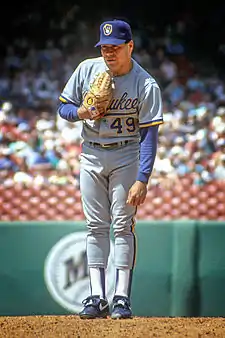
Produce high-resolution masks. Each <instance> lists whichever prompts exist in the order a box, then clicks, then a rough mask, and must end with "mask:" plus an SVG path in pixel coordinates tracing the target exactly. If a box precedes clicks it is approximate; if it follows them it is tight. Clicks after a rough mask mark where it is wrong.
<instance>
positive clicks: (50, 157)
mask: <svg viewBox="0 0 225 338" xmlns="http://www.w3.org/2000/svg"><path fill="white" fill-rule="evenodd" d="M150 30H151V32H152V34H151V35H150V36H148V35H147V34H146V32H144V33H143V31H142V30H139V29H134V42H135V50H134V54H133V57H134V59H136V60H137V61H138V62H139V63H140V64H141V65H142V66H143V67H144V68H145V69H146V70H148V71H149V72H150V73H151V74H152V75H153V76H154V77H155V79H156V80H157V81H158V83H159V85H160V87H161V89H162V95H163V110H164V121H165V122H164V124H163V125H162V126H160V136H159V145H158V153H157V157H156V161H155V167H154V171H153V174H152V179H151V183H152V184H158V183H160V182H163V183H165V184H167V183H168V182H174V180H179V177H182V176H184V175H191V176H192V178H193V181H194V183H195V184H198V185H199V184H205V183H207V182H209V181H211V180H215V179H216V180H225V82H224V81H223V78H221V77H220V76H219V71H218V70H217V69H216V68H215V67H214V66H212V67H211V68H210V71H208V72H207V71H206V69H205V68H204V67H201V63H199V60H196V62H194V61H193V60H191V61H190V60H189V59H188V57H187V55H186V53H185V48H186V45H185V34H184V32H185V25H184V23H182V22H177V24H176V26H175V27H173V35H171V29H167V30H166V31H163V33H162V34H161V35H160V34H158V35H157V34H156V33H155V34H154V32H156V31H157V30H155V31H154V29H153V28H152V27H151V29H150ZM93 32H98V27H97V25H96V26H93V24H90V25H88V23H87V22H84V21H81V22H78V23H77V26H76V32H75V33H76V34H75V33H73V34H71V32H70V34H69V33H68V34H66V33H65V31H63V34H62V36H60V38H58V39H57V41H56V40H55V39H51V38H49V39H48V40H47V41H46V43H45V44H44V45H43V46H41V47H40V46H36V45H35V43H34V42H33V41H30V40H29V39H28V38H26V37H23V38H20V39H15V41H12V42H11V44H10V45H8V46H7V47H6V50H5V54H4V55H3V57H2V62H1V71H0V105H1V106H0V184H5V185H7V184H8V185H10V184H14V183H23V184H27V185H29V184H38V185H41V184H74V185H76V186H77V187H78V188H79V156H80V145H81V141H82V139H81V136H80V131H81V122H77V123H69V122H66V121H64V120H62V119H61V118H60V117H59V115H58V114H57V107H58V103H59V102H58V97H59V95H60V92H61V90H62V88H63V87H64V84H65V82H66V81H67V79H68V78H69V76H70V75H71V74H72V72H73V70H74V69H75V68H76V66H77V65H78V63H79V62H80V61H81V60H83V59H85V58H87V57H95V56H99V55H100V54H99V50H98V49H95V48H94V47H93V45H94V43H95V34H94V33H93ZM174 32H175V35H174ZM174 36H175V37H176V38H174ZM78 42H79V43H78Z"/></svg>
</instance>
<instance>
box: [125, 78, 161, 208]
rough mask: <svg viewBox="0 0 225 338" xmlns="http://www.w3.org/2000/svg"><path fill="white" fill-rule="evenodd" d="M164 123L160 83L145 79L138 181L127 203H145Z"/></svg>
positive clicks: (140, 107) (131, 190)
mask: <svg viewBox="0 0 225 338" xmlns="http://www.w3.org/2000/svg"><path fill="white" fill-rule="evenodd" d="M162 123H163V116H162V98H161V91H160V88H159V86H158V84H157V83H156V82H155V81H154V80H153V79H152V78H148V79H146V80H145V83H144V88H143V90H142V92H141V95H140V103H139V127H140V136H141V140H140V165H139V171H138V175H137V178H136V182H135V183H134V184H133V185H132V187H131V188H130V190H129V193H128V198H127V203H128V204H131V205H133V206H138V205H140V204H142V203H144V201H145V198H146V195H147V183H148V180H149V177H150V175H151V173H152V170H153V165H154V161H155V156H156V150H157V142H158V127H159V125H160V124H162Z"/></svg>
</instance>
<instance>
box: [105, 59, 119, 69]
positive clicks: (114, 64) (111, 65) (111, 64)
mask: <svg viewBox="0 0 225 338" xmlns="http://www.w3.org/2000/svg"><path fill="white" fill-rule="evenodd" d="M106 63H107V66H108V67H109V68H112V69H115V68H117V61H116V60H106Z"/></svg>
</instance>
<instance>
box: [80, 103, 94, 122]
mask: <svg viewBox="0 0 225 338" xmlns="http://www.w3.org/2000/svg"><path fill="white" fill-rule="evenodd" d="M77 115H78V116H79V119H80V120H89V119H90V120H91V119H92V116H91V112H90V111H89V110H88V109H86V108H85V107H84V106H80V108H78V110H77Z"/></svg>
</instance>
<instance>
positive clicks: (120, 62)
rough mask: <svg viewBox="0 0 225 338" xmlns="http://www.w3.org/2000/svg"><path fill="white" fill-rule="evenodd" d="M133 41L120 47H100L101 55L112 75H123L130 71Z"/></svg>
mask: <svg viewBox="0 0 225 338" xmlns="http://www.w3.org/2000/svg"><path fill="white" fill-rule="evenodd" d="M132 51H133V41H130V42H128V43H123V44H122V45H118V46H115V45H102V46H101V54H102V56H103V58H104V60H105V62H106V64H107V66H108V67H109V69H110V70H111V71H112V73H113V74H114V75H123V74H126V73H127V72H129V71H130V66H131V54H132Z"/></svg>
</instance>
